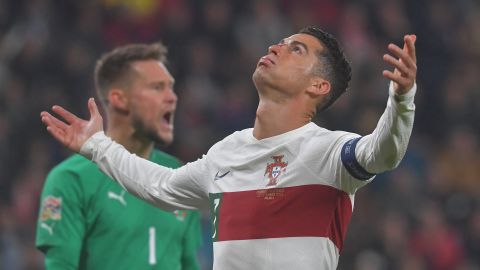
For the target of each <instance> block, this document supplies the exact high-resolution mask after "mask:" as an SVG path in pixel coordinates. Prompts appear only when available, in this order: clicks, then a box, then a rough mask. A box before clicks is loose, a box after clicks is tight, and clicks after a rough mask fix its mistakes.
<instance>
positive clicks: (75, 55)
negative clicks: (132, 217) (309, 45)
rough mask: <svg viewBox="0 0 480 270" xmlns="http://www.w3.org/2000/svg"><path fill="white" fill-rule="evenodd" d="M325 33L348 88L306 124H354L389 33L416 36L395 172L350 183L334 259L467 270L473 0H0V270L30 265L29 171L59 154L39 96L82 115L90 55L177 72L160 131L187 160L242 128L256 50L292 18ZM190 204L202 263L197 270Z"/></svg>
mask: <svg viewBox="0 0 480 270" xmlns="http://www.w3.org/2000/svg"><path fill="white" fill-rule="evenodd" d="M312 24H315V25H318V26H320V27H321V28H323V29H325V30H327V31H329V32H331V33H333V34H335V35H336V36H337V37H338V39H339V40H340V42H341V44H343V46H344V49H345V52H346V54H347V56H348V57H349V59H350V60H351V62H352V65H353V80H352V82H351V85H350V86H351V87H350V89H349V90H348V91H347V93H346V94H345V95H344V96H343V97H341V98H340V100H339V101H337V103H336V104H334V106H333V107H332V108H331V109H329V110H328V111H327V112H322V113H320V114H319V115H318V117H317V119H316V122H317V123H318V124H319V125H321V126H324V127H326V128H328V129H333V130H335V129H342V130H347V131H352V132H356V133H359V134H368V133H370V132H371V131H372V130H373V129H374V128H375V125H376V123H377V121H378V119H379V117H380V115H381V113H382V112H383V110H384V107H385V105H386V100H387V86H388V81H387V80H386V79H384V78H383V77H382V75H381V73H382V70H383V69H387V68H389V67H388V65H386V64H385V63H384V62H383V61H382V55H383V54H384V53H386V52H387V49H386V48H387V45H388V43H390V42H393V43H396V44H400V45H402V38H403V35H404V34H409V33H415V34H417V36H418V40H417V44H416V45H417V58H418V78H417V79H418V80H417V82H418V92H417V96H416V105H417V114H416V119H415V126H414V131H413V135H412V139H411V141H410V145H409V149H408V151H407V154H406V157H405V159H404V160H403V162H402V163H401V165H400V166H399V168H398V169H396V170H394V171H393V172H391V173H386V174H383V175H380V176H378V177H377V178H376V180H375V181H373V182H372V183H371V184H369V185H368V186H366V187H365V188H362V189H361V190H360V191H359V192H358V193H357V197H356V203H355V211H354V214H353V217H352V222H351V225H350V227H349V231H348V234H347V239H346V244H345V248H344V250H343V251H342V255H341V257H340V264H339V267H338V269H341V270H347V269H349V270H350V269H353V270H384V269H393V270H407V269H408V270H427V269H428V270H430V269H431V270H473V269H480V199H479V198H480V155H479V154H478V153H479V152H480V145H479V140H480V106H478V103H480V91H479V90H480V89H479V87H480V86H479V85H480V2H478V1H477V0H458V1H449V0H357V1H353V0H277V1H273V0H238V1H233V0H231V1H226V0H201V1H198V0H142V1H134V0H84V1H77V0H62V1H53V0H0V269H6V270H17V269H29V270H30V269H43V257H42V255H41V253H40V252H38V251H36V250H35V247H34V237H35V222H36V218H37V214H38V207H39V194H40V192H41V189H42V185H43V181H44V178H45V176H46V174H47V172H48V171H49V169H51V168H52V166H54V165H55V164H57V163H58V162H60V161H61V160H62V159H64V158H65V157H66V156H68V155H70V154H71V153H69V152H68V151H67V150H65V149H64V148H63V147H61V146H60V145H59V144H58V143H56V142H55V141H54V140H53V139H52V138H50V136H49V135H48V133H47V132H46V131H45V129H44V128H43V126H42V124H41V123H40V119H39V113H40V111H41V110H45V109H48V108H49V107H50V106H51V105H53V104H60V105H63V106H65V107H67V108H69V109H70V110H72V111H73V112H75V113H77V114H80V115H83V116H87V111H86V108H87V107H86V101H87V98H88V97H90V96H93V95H94V88H93V82H92V77H93V66H94V63H95V60H96V59H97V58H98V57H99V56H100V55H101V54H102V53H103V52H105V51H107V50H110V49H111V48H113V47H115V46H118V45H122V44H126V43H132V42H135V43H138V42H155V41H158V40H161V41H163V42H164V43H165V44H166V45H167V46H168V47H169V62H170V64H169V68H170V70H171V72H172V74H173V75H174V76H175V78H176V86H175V90H176V91H177V93H178V96H179V104H178V109H177V113H176V119H175V124H176V126H175V132H176V135H175V142H174V144H173V145H171V146H170V147H168V148H167V149H166V151H167V152H169V153H171V154H173V155H176V156H178V157H179V158H180V159H182V160H183V161H185V162H189V161H193V160H195V159H197V158H198V157H200V156H201V155H202V153H205V152H206V151H207V149H208V148H209V147H210V146H211V145H212V144H213V143H215V142H217V141H218V140H220V139H222V138H223V137H224V136H226V135H228V134H230V133H231V132H233V131H236V130H240V129H244V128H247V127H251V126H252V125H253V120H254V117H255V109H256V103H257V98H258V97H257V94H256V91H255V88H254V86H253V84H252V82H251V75H252V73H253V71H254V68H255V65H256V62H257V61H258V59H259V57H261V56H263V55H265V54H266V52H267V48H268V46H269V45H271V44H274V43H277V42H278V41H279V40H280V39H281V38H283V37H286V36H289V35H291V34H292V33H295V32H296V31H298V30H299V29H300V28H302V27H303V26H306V25H312ZM209 224H210V223H209V216H208V214H207V213H205V215H204V224H203V225H204V230H205V232H204V234H205V244H204V248H203V249H202V251H201V252H200V255H199V256H200V259H201V262H202V265H203V269H211V246H210V242H209V241H210V240H209V238H210V237H209V229H210V225H209Z"/></svg>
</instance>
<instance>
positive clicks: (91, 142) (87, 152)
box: [79, 131, 108, 160]
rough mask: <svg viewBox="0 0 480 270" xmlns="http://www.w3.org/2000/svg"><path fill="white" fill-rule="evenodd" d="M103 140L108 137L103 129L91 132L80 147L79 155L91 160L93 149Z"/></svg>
mask: <svg viewBox="0 0 480 270" xmlns="http://www.w3.org/2000/svg"><path fill="white" fill-rule="evenodd" d="M105 140H108V137H107V136H106V135H105V133H104V132H103V131H99V132H97V133H95V134H93V135H92V136H91V137H90V138H88V140H87V141H85V143H84V144H83V145H82V147H81V148H80V152H79V153H80V155H82V156H84V157H86V158H88V159H89V160H92V159H93V154H94V151H95V150H97V148H98V145H99V144H100V143H101V142H102V141H105Z"/></svg>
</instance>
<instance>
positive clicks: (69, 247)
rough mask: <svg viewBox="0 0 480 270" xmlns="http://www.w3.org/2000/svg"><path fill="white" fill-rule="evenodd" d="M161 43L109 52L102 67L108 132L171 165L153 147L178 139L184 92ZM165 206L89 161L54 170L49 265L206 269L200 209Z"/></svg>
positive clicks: (45, 198)
mask: <svg viewBox="0 0 480 270" xmlns="http://www.w3.org/2000/svg"><path fill="white" fill-rule="evenodd" d="M165 60H166V48H165V47H164V46H163V45H162V44H161V43H156V44H151V45H146V44H135V45H128V46H124V47H120V48H117V49H115V50H113V51H111V52H108V53H107V54H105V55H104V56H103V57H102V58H101V59H100V60H99V61H98V62H97V65H96V69H95V82H96V89H97V94H98V96H99V97H100V99H101V100H102V101H103V103H104V106H105V108H106V112H107V118H108V124H107V130H106V133H107V134H108V136H110V137H111V138H112V139H114V140H115V141H116V142H118V143H120V144H122V145H123V146H124V147H125V148H126V149H128V150H129V151H130V152H132V153H135V154H136V155H137V156H139V157H142V158H145V159H148V160H150V161H151V162H154V163H156V164H160V165H162V166H165V167H168V168H177V167H179V166H180V165H181V164H180V162H179V161H178V160H177V159H176V158H174V157H172V156H170V155H168V154H166V153H164V152H161V151H159V150H157V149H155V148H154V144H155V143H159V144H162V145H168V144H170V143H171V142H172V140H173V118H174V112H175V107H176V104H177V96H176V94H175V92H174V90H173V85H174V78H173V77H172V75H171V74H170V73H169V71H168V70H167V68H166V67H165ZM171 210H174V211H173V212H165V211H162V210H160V209H158V208H156V207H154V206H153V205H150V204H147V203H146V202H144V201H142V200H139V199H138V198H136V197H134V196H132V195H131V194H129V193H127V192H125V190H124V189H122V187H121V186H120V185H119V184H118V183H116V182H114V181H112V180H111V179H110V178H109V177H108V176H106V175H105V174H103V173H102V172H101V171H100V170H98V168H97V166H95V164H94V163H92V162H91V161H90V160H88V159H85V158H84V157H82V156H80V155H73V156H72V157H70V158H68V159H67V160H65V161H63V162H62V163H60V164H59V165H58V166H56V167H55V168H54V169H53V170H52V171H51V172H50V174H49V175H48V177H47V180H46V183H45V186H44V189H43V192H42V197H41V209H40V214H39V218H38V224H37V236H36V245H37V247H38V248H39V249H40V250H41V251H42V252H43V253H45V265H46V269H47V270H54V269H62V270H66V269H88V270H94V269H99V270H120V269H125V270H131V269H159V270H160V269H162V270H163V269H183V270H194V269H199V266H198V263H197V260H196V253H197V249H198V247H199V244H200V221H199V213H198V212H196V211H185V210H176V209H171Z"/></svg>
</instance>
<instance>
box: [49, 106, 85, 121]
mask: <svg viewBox="0 0 480 270" xmlns="http://www.w3.org/2000/svg"><path fill="white" fill-rule="evenodd" d="M52 110H53V111H54V112H55V113H56V114H58V115H60V116H61V117H62V118H63V119H65V120H66V121H67V123H69V124H71V123H73V122H75V121H77V120H79V119H80V118H78V117H77V116H76V115H74V114H73V113H71V112H69V111H67V110H65V109H64V108H62V107H61V106H58V105H54V106H53V107H52Z"/></svg>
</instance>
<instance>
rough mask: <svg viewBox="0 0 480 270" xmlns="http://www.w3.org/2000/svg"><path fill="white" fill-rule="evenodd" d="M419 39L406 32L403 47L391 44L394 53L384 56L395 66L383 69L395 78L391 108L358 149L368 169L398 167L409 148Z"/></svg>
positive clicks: (390, 49) (389, 101)
mask: <svg viewBox="0 0 480 270" xmlns="http://www.w3.org/2000/svg"><path fill="white" fill-rule="evenodd" d="M415 41H416V36H415V35H405V37H404V44H403V48H400V47H398V46H397V45H395V44H389V45H388V49H389V51H390V53H391V55H390V54H385V55H384V56H383V59H384V61H385V62H387V63H389V64H391V65H392V66H393V68H394V69H393V71H389V70H384V71H383V76H384V77H386V78H388V79H390V80H391V83H390V89H389V100H388V103H387V108H386V109H385V112H384V113H383V115H382V116H381V118H380V120H379V122H378V124H377V127H376V128H375V130H374V131H373V132H372V133H371V134H369V135H367V136H365V137H362V138H361V139H360V140H359V141H358V143H357V145H356V150H355V152H356V153H355V157H356V160H357V161H358V163H359V165H360V166H361V167H362V168H363V169H365V170H366V172H368V173H371V174H377V173H381V172H384V171H387V170H391V169H393V168H395V167H396V166H398V164H399V163H400V161H401V160H402V158H403V156H404V155H405V152H406V150H407V145H408V141H409V139H410V135H411V133H412V128H413V120H414V115H415V104H414V103H413V99H414V95H415V92H416V88H417V87H416V84H415V80H416V76H417V58H416V54H415ZM365 178H368V175H367V176H366V177H364V179H365Z"/></svg>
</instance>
